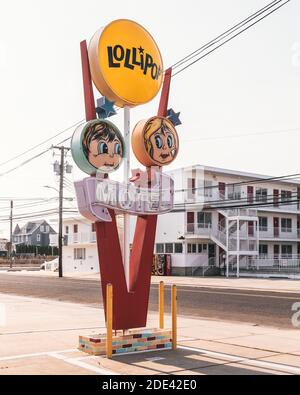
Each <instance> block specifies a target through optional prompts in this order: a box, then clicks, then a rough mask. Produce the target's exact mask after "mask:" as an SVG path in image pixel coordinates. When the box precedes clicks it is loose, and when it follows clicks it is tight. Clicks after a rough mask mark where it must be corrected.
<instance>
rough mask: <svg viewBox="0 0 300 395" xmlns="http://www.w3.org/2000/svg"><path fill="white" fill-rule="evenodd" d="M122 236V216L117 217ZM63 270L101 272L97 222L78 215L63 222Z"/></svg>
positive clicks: (69, 271) (66, 271)
mask: <svg viewBox="0 0 300 395" xmlns="http://www.w3.org/2000/svg"><path fill="white" fill-rule="evenodd" d="M117 224H118V231H119V236H120V238H122V237H123V233H122V232H123V223H122V218H121V217H118V218H117ZM63 232H64V242H63V244H64V245H63V272H64V273H99V272H100V269H99V260H98V251H97V243H96V229H95V224H94V223H92V222H90V221H89V220H88V219H86V218H84V217H82V216H81V215H78V216H76V217H70V218H65V219H64V222H63Z"/></svg>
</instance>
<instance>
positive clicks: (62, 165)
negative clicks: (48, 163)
mask: <svg viewBox="0 0 300 395" xmlns="http://www.w3.org/2000/svg"><path fill="white" fill-rule="evenodd" d="M53 148H54V149H58V150H60V164H59V172H58V173H57V174H59V209H58V213H59V214H58V215H59V220H58V221H59V225H58V275H59V277H63V262H62V252H63V199H64V172H65V151H69V150H70V148H66V147H64V146H59V147H53Z"/></svg>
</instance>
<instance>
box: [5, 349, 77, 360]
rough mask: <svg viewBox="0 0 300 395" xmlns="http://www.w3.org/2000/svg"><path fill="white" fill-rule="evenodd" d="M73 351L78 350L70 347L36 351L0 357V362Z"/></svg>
mask: <svg viewBox="0 0 300 395" xmlns="http://www.w3.org/2000/svg"><path fill="white" fill-rule="evenodd" d="M74 351H78V350H77V349H76V348H72V349H68V350H60V351H44V352H37V353H33V354H20V355H12V356H10V357H1V358H0V362H1V361H11V360H13V359H23V358H34V357H41V356H45V355H49V354H51V353H54V354H59V353H69V352H74Z"/></svg>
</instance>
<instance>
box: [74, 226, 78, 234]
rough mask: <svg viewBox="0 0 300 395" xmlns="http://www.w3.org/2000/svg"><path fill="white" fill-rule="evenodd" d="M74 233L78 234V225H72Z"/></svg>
mask: <svg viewBox="0 0 300 395" xmlns="http://www.w3.org/2000/svg"><path fill="white" fill-rule="evenodd" d="M74 233H78V225H74Z"/></svg>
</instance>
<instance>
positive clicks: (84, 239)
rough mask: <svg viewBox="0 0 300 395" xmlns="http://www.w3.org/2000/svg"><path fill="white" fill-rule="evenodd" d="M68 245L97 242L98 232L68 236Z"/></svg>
mask: <svg viewBox="0 0 300 395" xmlns="http://www.w3.org/2000/svg"><path fill="white" fill-rule="evenodd" d="M66 236H67V240H68V245H70V244H85V243H86V244H90V243H95V242H96V232H80V233H72V234H68V235H66Z"/></svg>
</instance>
